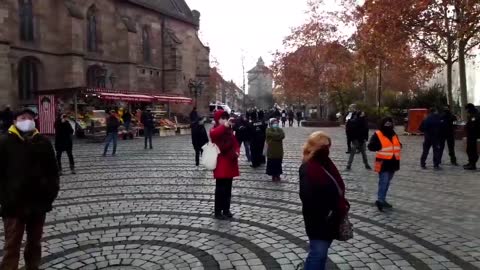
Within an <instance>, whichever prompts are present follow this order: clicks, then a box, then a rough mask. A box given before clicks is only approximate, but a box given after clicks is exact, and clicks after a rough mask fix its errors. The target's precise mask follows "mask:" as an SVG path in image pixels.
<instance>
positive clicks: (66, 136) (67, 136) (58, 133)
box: [55, 119, 73, 151]
mask: <svg viewBox="0 0 480 270" xmlns="http://www.w3.org/2000/svg"><path fill="white" fill-rule="evenodd" d="M72 135H73V128H72V126H71V125H70V122H68V121H65V122H62V120H61V119H58V120H57V121H56V122H55V150H57V151H67V150H72V146H73V143H72Z"/></svg>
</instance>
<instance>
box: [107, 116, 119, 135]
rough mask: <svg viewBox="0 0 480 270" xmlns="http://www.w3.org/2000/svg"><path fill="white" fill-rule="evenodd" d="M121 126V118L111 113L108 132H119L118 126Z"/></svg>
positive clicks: (108, 120) (108, 119)
mask: <svg viewBox="0 0 480 270" xmlns="http://www.w3.org/2000/svg"><path fill="white" fill-rule="evenodd" d="M119 127H120V120H118V118H117V117H116V116H114V115H111V116H109V117H108V118H107V134H110V133H118V128H119Z"/></svg>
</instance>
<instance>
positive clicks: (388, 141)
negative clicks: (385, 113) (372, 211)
mask: <svg viewBox="0 0 480 270" xmlns="http://www.w3.org/2000/svg"><path fill="white" fill-rule="evenodd" d="M368 149H369V150H370V151H373V152H377V154H376V157H375V172H377V173H378V179H379V181H378V197H377V201H376V202H375V205H376V206H377V208H378V210H380V211H383V209H384V208H392V205H391V204H389V203H388V202H387V193H388V189H389V188H390V183H391V181H392V179H393V176H394V175H395V172H397V171H398V170H400V159H401V156H400V153H401V149H402V144H401V143H400V139H399V138H398V136H397V134H396V133H395V129H394V125H393V119H392V118H390V117H387V118H384V119H383V120H382V123H381V124H380V129H379V130H377V131H376V132H375V134H373V136H372V137H371V138H370V142H369V144H368Z"/></svg>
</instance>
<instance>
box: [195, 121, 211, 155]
mask: <svg viewBox="0 0 480 270" xmlns="http://www.w3.org/2000/svg"><path fill="white" fill-rule="evenodd" d="M191 128H192V144H193V148H194V149H195V150H197V151H200V150H201V149H202V146H204V145H205V144H207V143H208V141H209V140H208V134H207V130H206V129H205V126H204V125H200V124H199V123H198V122H196V123H192V125H191Z"/></svg>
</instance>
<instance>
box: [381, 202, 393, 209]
mask: <svg viewBox="0 0 480 270" xmlns="http://www.w3.org/2000/svg"><path fill="white" fill-rule="evenodd" d="M383 207H385V208H390V209H392V208H393V206H392V205H391V204H389V203H388V202H384V203H383Z"/></svg>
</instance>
